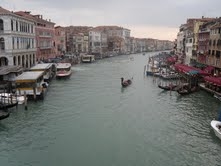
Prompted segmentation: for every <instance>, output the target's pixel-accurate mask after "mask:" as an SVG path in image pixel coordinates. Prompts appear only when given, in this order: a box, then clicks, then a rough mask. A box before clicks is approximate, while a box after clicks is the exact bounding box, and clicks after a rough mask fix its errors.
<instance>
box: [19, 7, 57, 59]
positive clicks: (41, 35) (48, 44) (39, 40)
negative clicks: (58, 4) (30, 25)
mask: <svg viewBox="0 0 221 166" xmlns="http://www.w3.org/2000/svg"><path fill="white" fill-rule="evenodd" d="M15 13H16V14H17V15H19V16H22V17H25V18H28V19H31V20H33V21H34V23H35V34H36V48H37V52H36V59H37V61H45V60H48V59H49V58H54V57H55V41H54V37H55V29H54V25H55V23H53V22H51V20H50V19H49V20H45V19H43V17H42V15H32V14H31V12H29V11H18V12H15Z"/></svg>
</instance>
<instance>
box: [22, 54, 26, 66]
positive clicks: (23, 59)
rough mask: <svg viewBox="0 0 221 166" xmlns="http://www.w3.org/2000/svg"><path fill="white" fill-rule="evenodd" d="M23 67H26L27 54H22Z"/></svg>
mask: <svg viewBox="0 0 221 166" xmlns="http://www.w3.org/2000/svg"><path fill="white" fill-rule="evenodd" d="M22 67H25V56H24V55H22Z"/></svg>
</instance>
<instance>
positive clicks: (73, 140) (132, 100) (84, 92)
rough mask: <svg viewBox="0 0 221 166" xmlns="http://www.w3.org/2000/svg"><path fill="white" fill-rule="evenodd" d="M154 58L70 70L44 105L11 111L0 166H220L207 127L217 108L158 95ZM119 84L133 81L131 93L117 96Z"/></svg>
mask: <svg viewBox="0 0 221 166" xmlns="http://www.w3.org/2000/svg"><path fill="white" fill-rule="evenodd" d="M152 55H154V53H149V54H146V55H145V56H143V55H142V54H134V55H123V56H119V57H113V58H109V59H104V60H100V61H97V62H95V63H93V64H81V65H77V66H74V67H73V68H72V70H73V74H72V76H71V77H70V79H66V80H53V82H52V83H51V85H50V87H49V91H48V93H47V96H46V98H45V100H44V101H38V102H29V103H28V110H24V107H22V106H19V107H18V108H17V109H12V110H11V112H12V113H11V115H10V117H9V118H8V119H5V120H3V121H1V122H0V165H1V166H88V165H90V166H135V165H136V166H147V165H151V166H162V165H167V166H186V165H189V166H199V165H206V166H207V165H213V166H215V165H217V166H218V165H221V154H220V149H221V141H220V140H219V139H218V138H217V137H216V136H215V135H214V133H213V131H212V129H211V127H210V122H211V120H212V119H213V118H217V116H218V109H219V107H220V103H219V101H218V100H216V99H215V98H213V97H212V96H211V95H209V94H207V93H206V92H204V91H200V92H198V93H193V94H191V95H187V96H182V97H181V96H179V95H178V94H177V93H176V92H171V93H170V92H165V91H162V90H161V89H159V88H158V87H157V83H159V81H158V80H154V79H153V78H152V77H146V76H144V65H145V64H146V62H147V60H148V56H152ZM131 57H133V59H132V58H131ZM121 77H124V78H131V77H133V83H132V85H131V86H129V87H128V88H125V89H122V88H121V84H120V78H121Z"/></svg>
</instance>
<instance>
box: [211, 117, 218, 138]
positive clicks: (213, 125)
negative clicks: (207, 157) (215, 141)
mask: <svg viewBox="0 0 221 166" xmlns="http://www.w3.org/2000/svg"><path fill="white" fill-rule="evenodd" d="M210 125H211V127H212V128H213V130H214V132H215V135H216V136H217V137H218V138H219V139H221V122H220V121H217V120H212V121H211V123H210Z"/></svg>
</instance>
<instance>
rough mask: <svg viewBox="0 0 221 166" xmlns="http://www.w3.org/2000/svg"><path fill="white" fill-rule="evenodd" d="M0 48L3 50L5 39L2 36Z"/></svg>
mask: <svg viewBox="0 0 221 166" xmlns="http://www.w3.org/2000/svg"><path fill="white" fill-rule="evenodd" d="M0 49H1V50H5V40H4V38H3V37H1V38H0Z"/></svg>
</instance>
